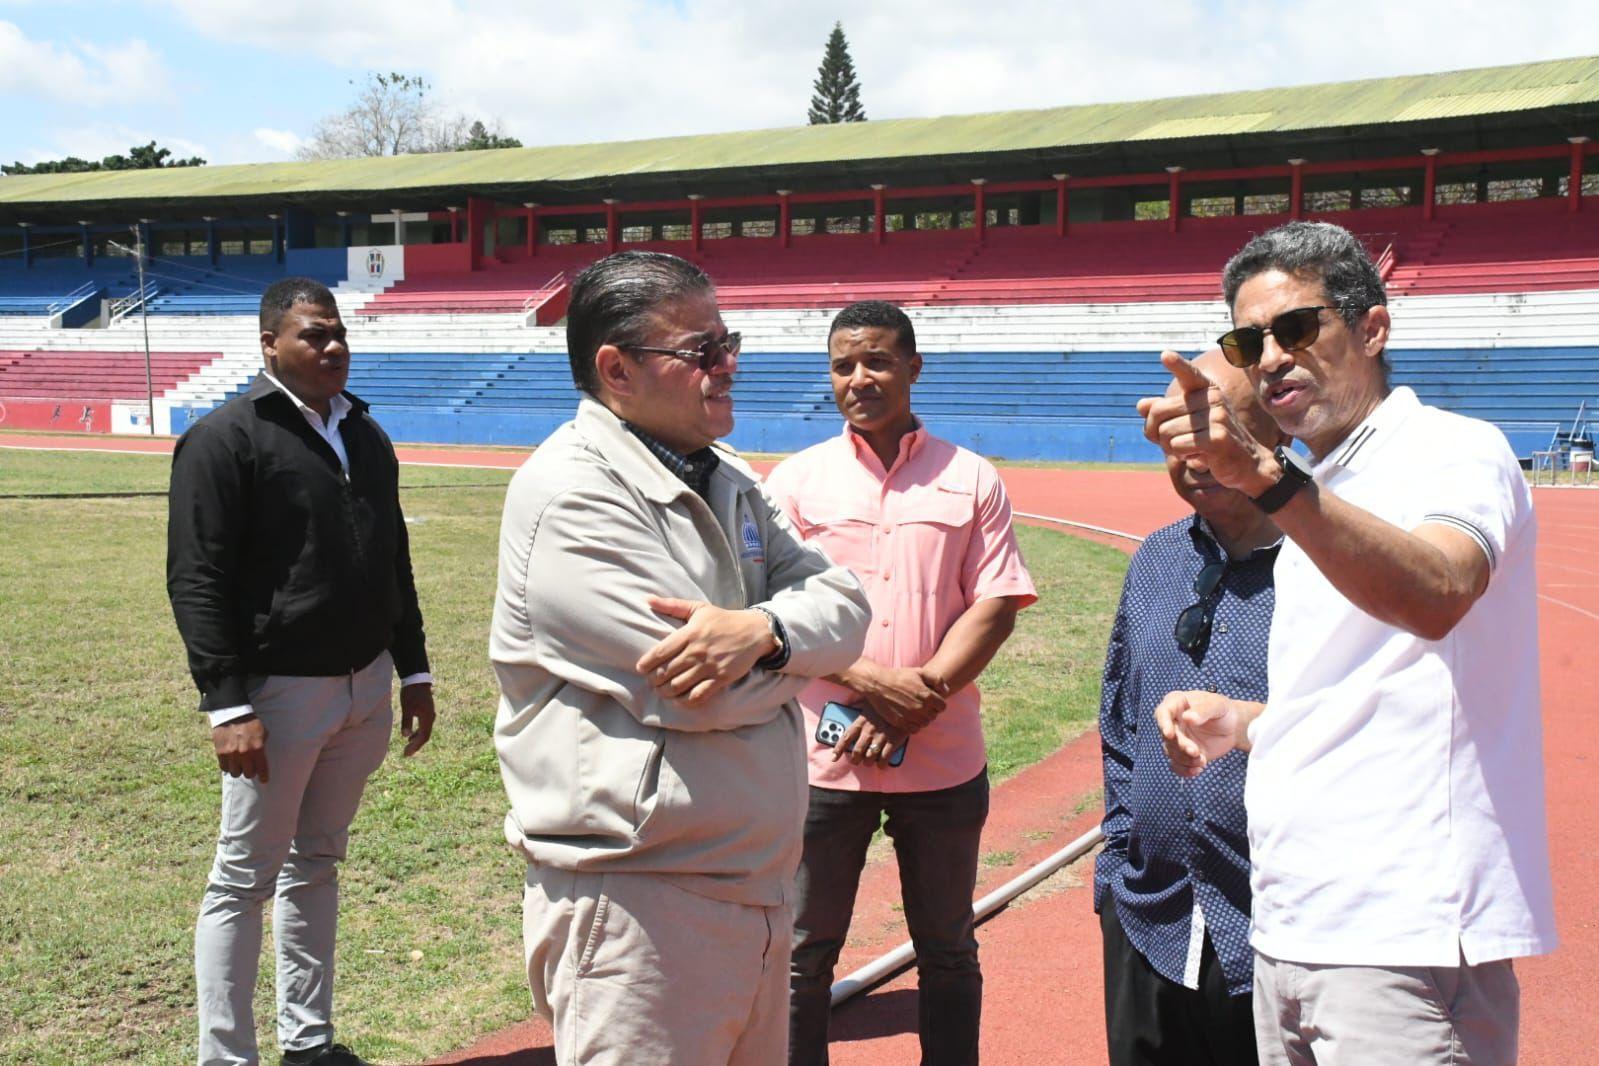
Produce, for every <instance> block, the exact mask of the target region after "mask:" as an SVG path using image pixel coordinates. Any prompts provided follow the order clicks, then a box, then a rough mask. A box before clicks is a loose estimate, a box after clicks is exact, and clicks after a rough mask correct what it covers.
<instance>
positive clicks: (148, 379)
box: [133, 219, 155, 437]
mask: <svg viewBox="0 0 1599 1066" xmlns="http://www.w3.org/2000/svg"><path fill="white" fill-rule="evenodd" d="M139 223H140V224H139V225H136V226H134V227H133V250H134V254H135V255H136V256H137V257H138V264H139V317H140V319H141V320H143V323H144V402H145V417H147V418H148V419H149V420H150V436H152V437H153V436H155V375H154V374H152V373H151V371H150V294H149V293H148V292H146V291H145V288H144V225H143V223H144V219H140V220H139Z"/></svg>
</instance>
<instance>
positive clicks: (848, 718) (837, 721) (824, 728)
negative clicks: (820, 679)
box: [816, 700, 910, 766]
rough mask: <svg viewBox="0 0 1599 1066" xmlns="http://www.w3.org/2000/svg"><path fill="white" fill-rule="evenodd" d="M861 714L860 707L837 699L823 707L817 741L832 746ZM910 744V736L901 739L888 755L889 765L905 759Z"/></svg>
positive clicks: (817, 729) (824, 745) (827, 746)
mask: <svg viewBox="0 0 1599 1066" xmlns="http://www.w3.org/2000/svg"><path fill="white" fill-rule="evenodd" d="M860 716H861V712H860V710H859V709H858V708H855V707H851V706H848V705H847V704H843V703H839V702H837V701H836V700H835V701H832V702H830V703H828V705H827V706H825V707H823V708H822V720H821V721H820V722H818V723H816V743H818V744H820V745H821V746H822V747H824V748H831V747H832V746H833V745H835V744H837V743H838V741H839V738H840V737H842V736H843V735H844V733H845V732H846V731H847V730H848V729H849V727H850V723H851V722H853V721H855V719H857V718H859V717H860ZM909 746H910V738H909V737H906V738H905V739H904V740H902V741H900V745H899V747H897V748H895V749H894V753H893V754H892V755H890V756H889V757H888V765H889V766H898V765H899V764H900V763H902V762H904V761H905V749H906V748H908V747H909Z"/></svg>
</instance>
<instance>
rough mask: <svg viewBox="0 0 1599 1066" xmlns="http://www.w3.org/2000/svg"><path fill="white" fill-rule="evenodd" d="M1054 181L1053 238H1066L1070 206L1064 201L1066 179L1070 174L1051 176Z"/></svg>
mask: <svg viewBox="0 0 1599 1066" xmlns="http://www.w3.org/2000/svg"><path fill="white" fill-rule="evenodd" d="M1052 176H1053V177H1054V179H1055V236H1057V237H1064V236H1066V230H1067V225H1068V224H1067V221H1066V220H1067V209H1068V207H1069V206H1070V205H1069V204H1068V203H1067V200H1066V179H1067V178H1069V177H1071V175H1070V174H1055V175H1052Z"/></svg>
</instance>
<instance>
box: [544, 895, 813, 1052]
mask: <svg viewBox="0 0 1599 1066" xmlns="http://www.w3.org/2000/svg"><path fill="white" fill-rule="evenodd" d="M792 924H793V915H792V913H791V911H790V910H789V908H788V907H787V906H786V905H785V906H778V907H754V906H746V905H743V904H738V903H724V902H722V901H720V900H714V899H709V898H707V897H705V896H699V895H695V894H694V893H692V892H688V891H685V890H684V889H681V888H678V887H677V886H676V885H674V884H672V883H671V882H669V881H665V880H662V879H661V878H658V877H654V876H651V875H649V874H593V873H573V872H572V871H570V870H558V869H554V868H553V867H548V866H533V865H530V866H529V867H528V873H527V885H526V889H525V891H524V893H523V897H522V933H523V941H524V946H525V949H526V957H527V974H528V984H529V986H530V987H531V988H532V990H533V1005H534V1007H535V1008H537V1010H538V1012H539V1013H540V1014H542V1015H543V1016H544V1017H545V1018H547V1019H549V1020H550V1022H551V1024H553V1025H554V1027H555V1061H556V1063H557V1064H558V1066H578V1064H582V1066H639V1064H641V1063H649V1064H650V1066H723V1064H726V1066H780V1064H781V1063H783V1062H785V1061H787V1058H788V959H789V939H790V929H791V926H792Z"/></svg>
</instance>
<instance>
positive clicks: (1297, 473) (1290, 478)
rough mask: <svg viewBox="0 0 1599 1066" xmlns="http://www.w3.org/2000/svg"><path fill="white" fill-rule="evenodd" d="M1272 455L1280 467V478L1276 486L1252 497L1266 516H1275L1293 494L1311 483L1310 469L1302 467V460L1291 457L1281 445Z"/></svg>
mask: <svg viewBox="0 0 1599 1066" xmlns="http://www.w3.org/2000/svg"><path fill="white" fill-rule="evenodd" d="M1273 455H1275V456H1276V458H1277V464H1278V465H1279V466H1281V467H1282V470H1283V473H1282V477H1280V478H1278V479H1277V484H1275V485H1273V486H1272V487H1271V488H1269V489H1267V490H1266V491H1265V492H1263V493H1261V494H1260V495H1259V496H1255V497H1253V500H1254V503H1255V506H1256V507H1259V508H1260V509H1261V510H1262V511H1265V512H1266V513H1267V514H1276V513H1277V512H1278V511H1280V510H1282V509H1283V507H1284V506H1285V505H1286V504H1287V503H1288V501H1289V500H1291V499H1293V498H1294V494H1295V493H1297V492H1298V491H1299V490H1300V489H1302V488H1304V487H1305V486H1306V485H1308V484H1310V481H1311V474H1310V469H1309V468H1308V467H1306V466H1305V465H1304V462H1303V460H1299V457H1298V456H1294V455H1292V453H1290V452H1289V451H1288V450H1287V449H1286V448H1284V447H1282V446H1281V445H1279V446H1278V447H1277V450H1276V451H1275V452H1273Z"/></svg>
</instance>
